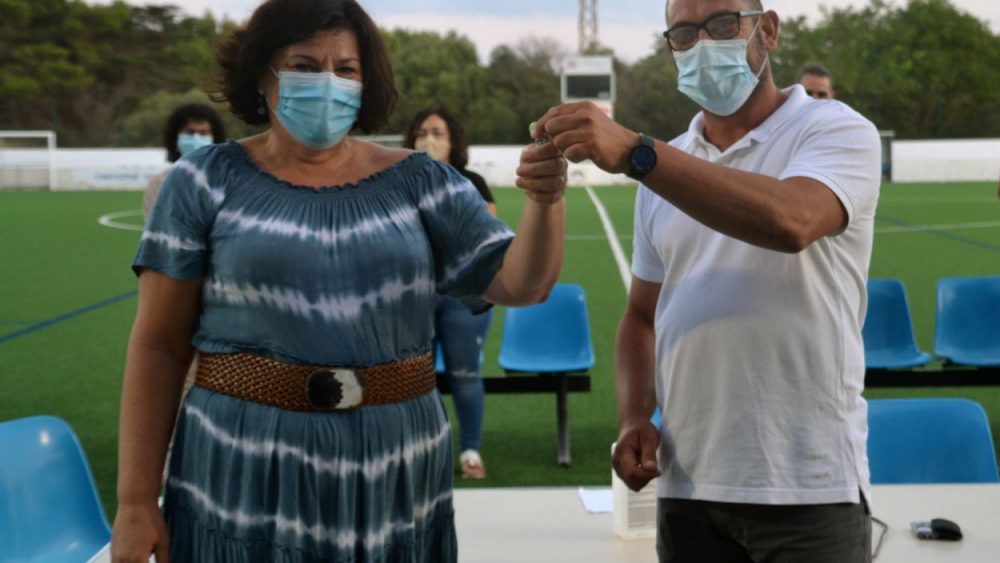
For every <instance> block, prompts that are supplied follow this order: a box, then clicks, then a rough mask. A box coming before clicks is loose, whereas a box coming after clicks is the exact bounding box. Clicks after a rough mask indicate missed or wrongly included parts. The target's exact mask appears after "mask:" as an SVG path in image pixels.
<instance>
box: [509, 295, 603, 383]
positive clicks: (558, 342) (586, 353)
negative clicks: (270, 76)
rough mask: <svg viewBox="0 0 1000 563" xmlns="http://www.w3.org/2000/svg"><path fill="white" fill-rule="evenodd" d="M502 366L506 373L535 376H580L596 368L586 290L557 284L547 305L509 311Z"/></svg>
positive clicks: (542, 304) (514, 308) (515, 308)
mask: <svg viewBox="0 0 1000 563" xmlns="http://www.w3.org/2000/svg"><path fill="white" fill-rule="evenodd" d="M499 364H500V367H501V368H502V369H503V370H505V371H523V372H532V373H579V372H585V371H587V370H589V369H590V368H591V367H593V366H594V349H593V345H592V344H591V340H590V321H589V319H588V317H587V301H586V298H585V297H584V294H583V288H582V287H580V286H579V285H575V284H556V286H555V287H554V288H552V293H550V294H549V298H548V300H546V301H545V303H541V304H538V305H532V306H529V307H511V308H508V309H507V316H506V318H505V319H504V326H503V338H502V340H501V343H500V358H499Z"/></svg>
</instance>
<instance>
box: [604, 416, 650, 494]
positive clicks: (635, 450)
mask: <svg viewBox="0 0 1000 563" xmlns="http://www.w3.org/2000/svg"><path fill="white" fill-rule="evenodd" d="M659 446H660V432H659V431H658V430H657V429H656V427H655V426H653V425H652V424H650V423H649V421H642V422H640V423H638V424H633V425H625V426H623V427H622V430H621V433H620V434H619V435H618V441H617V442H616V443H615V451H614V453H613V454H612V455H611V465H612V467H614V469H615V473H617V474H618V477H619V478H620V479H621V480H622V481H624V482H625V484H626V485H627V486H628V488H630V489H632V490H633V491H638V490H640V489H642V488H643V487H645V486H646V483H649V482H650V481H652V480H653V479H656V478H657V477H659V476H660V469H659V467H657V464H656V450H657V448H659Z"/></svg>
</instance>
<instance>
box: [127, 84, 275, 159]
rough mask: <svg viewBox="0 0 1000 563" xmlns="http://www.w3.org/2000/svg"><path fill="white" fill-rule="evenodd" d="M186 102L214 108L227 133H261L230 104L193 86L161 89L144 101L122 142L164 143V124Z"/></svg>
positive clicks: (234, 135) (140, 144)
mask: <svg viewBox="0 0 1000 563" xmlns="http://www.w3.org/2000/svg"><path fill="white" fill-rule="evenodd" d="M184 104H204V105H207V106H209V107H213V108H215V110H216V111H218V112H219V116H220V117H221V118H222V123H223V125H225V127H226V135H228V136H229V138H231V139H240V138H243V137H247V136H250V135H254V134H256V133H258V132H260V129H259V128H256V127H251V126H249V125H247V124H246V123H243V122H242V121H240V120H239V119H237V118H236V116H234V115H233V114H232V113H230V112H229V108H228V106H226V105H225V104H219V103H216V102H213V101H212V100H211V99H210V98H209V95H208V94H206V93H205V92H204V91H202V90H198V89H192V90H188V91H187V92H184V93H181V94H176V93H172V92H167V91H165V90H161V91H159V92H157V93H155V94H153V95H151V96H149V97H147V98H146V99H145V100H143V101H142V103H140V104H139V107H137V108H136V109H135V111H133V112H132V113H131V114H130V115H129V116H128V117H127V118H126V119H125V122H124V125H123V128H122V135H123V137H122V142H123V145H124V146H129V147H160V146H163V126H164V125H165V124H166V122H167V118H168V117H170V114H171V113H173V111H174V110H175V109H177V108H178V107H180V106H181V105H184Z"/></svg>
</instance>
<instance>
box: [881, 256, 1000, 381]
mask: <svg viewBox="0 0 1000 563" xmlns="http://www.w3.org/2000/svg"><path fill="white" fill-rule="evenodd" d="M998 319H1000V276H980V277H960V278H942V279H940V280H938V282H937V309H936V319H935V325H934V356H936V357H938V358H939V359H941V360H942V361H943V362H944V363H945V364H956V365H965V366H977V367H996V366H1000V320H998ZM862 336H863V337H864V343H865V365H866V366H867V367H868V368H869V369H891V368H915V367H921V366H924V365H927V364H928V363H930V362H931V361H932V360H933V359H934V356H932V355H931V354H928V353H927V352H924V351H923V350H921V349H920V348H919V347H918V346H917V341H916V338H915V337H914V334H913V321H912V319H911V316H910V306H909V301H908V300H907V297H906V289H905V288H904V287H903V283H902V282H901V281H899V280H898V279H894V278H884V279H871V280H869V281H868V314H867V316H866V318H865V324H864V327H863V329H862Z"/></svg>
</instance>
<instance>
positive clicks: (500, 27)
mask: <svg viewBox="0 0 1000 563" xmlns="http://www.w3.org/2000/svg"><path fill="white" fill-rule="evenodd" d="M91 1H92V2H101V3H104V1H106V0H91ZM951 1H952V4H954V5H955V6H956V7H957V8H958V9H959V10H962V11H965V12H968V13H970V14H972V15H973V16H975V17H976V18H978V19H980V20H982V21H985V22H986V23H987V24H988V25H989V26H990V27H991V29H992V30H993V31H994V33H1000V1H998V0H951ZM129 2H130V3H139V4H143V3H148V4H164V3H170V4H175V5H178V6H181V7H182V8H183V9H184V10H185V11H187V12H188V13H191V14H193V15H201V14H203V13H205V12H206V11H208V10H211V11H212V13H214V14H216V15H225V16H228V17H229V18H230V19H234V20H238V21H243V20H244V19H246V18H247V17H248V16H249V15H250V14H251V13H252V12H253V9H254V8H255V7H256V6H257V5H259V3H260V2H259V0H129ZM360 2H361V4H362V5H363V6H364V7H365V9H366V10H367V11H368V13H369V14H370V15H371V16H372V19H374V20H375V22H376V23H377V24H378V25H379V26H381V27H384V28H390V29H392V28H406V29H411V30H426V31H437V32H440V33H445V32H447V31H450V30H453V31H456V32H458V33H459V34H461V35H464V36H466V37H468V38H469V39H471V40H472V41H473V42H474V43H475V44H476V48H477V50H478V52H479V57H480V59H481V60H482V61H483V62H486V61H487V60H488V58H489V53H490V51H491V50H492V49H493V47H495V46H497V45H499V44H508V45H513V44H516V43H517V42H518V41H519V40H520V39H522V38H526V37H529V36H534V37H544V38H552V39H555V40H557V41H558V42H559V43H560V44H561V45H562V46H563V47H564V48H565V49H566V51H567V52H570V53H572V52H575V51H576V46H577V20H578V17H579V15H578V10H579V2H578V1H577V0H488V1H487V0H360ZM867 3H868V2H867V0H821V1H812V2H810V1H807V0H764V7H765V8H767V9H770V10H775V11H776V12H777V13H778V15H779V16H783V17H795V16H806V18H807V19H808V20H809V21H812V22H815V21H818V19H819V18H820V15H821V13H822V12H821V10H822V7H823V6H826V7H828V8H844V7H848V6H853V7H855V8H858V7H862V6H864V5H866V4H867ZM892 3H894V4H897V5H902V4H903V3H904V0H893V1H892ZM664 4H665V2H664V0H603V1H602V0H599V1H598V3H597V5H598V12H599V13H598V21H599V24H598V37H599V39H600V42H601V43H602V44H604V45H608V46H610V47H611V48H612V49H614V51H615V54H616V55H617V56H618V57H619V58H621V59H623V60H625V61H627V62H630V63H631V62H635V61H637V60H639V59H641V58H643V57H645V56H646V55H649V54H650V53H652V51H653V45H654V42H655V39H656V36H657V35H658V34H659V33H661V32H662V31H663V29H664V27H665V25H666V24H665V23H664V15H663V13H664Z"/></svg>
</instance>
